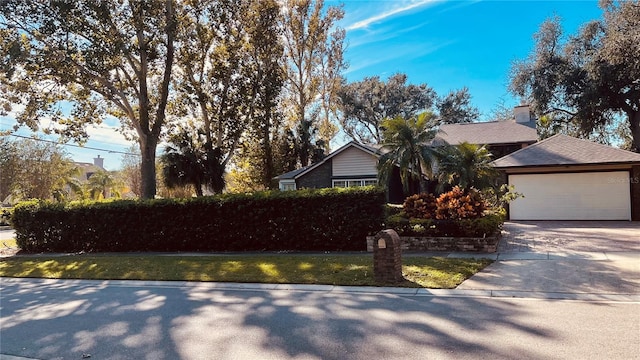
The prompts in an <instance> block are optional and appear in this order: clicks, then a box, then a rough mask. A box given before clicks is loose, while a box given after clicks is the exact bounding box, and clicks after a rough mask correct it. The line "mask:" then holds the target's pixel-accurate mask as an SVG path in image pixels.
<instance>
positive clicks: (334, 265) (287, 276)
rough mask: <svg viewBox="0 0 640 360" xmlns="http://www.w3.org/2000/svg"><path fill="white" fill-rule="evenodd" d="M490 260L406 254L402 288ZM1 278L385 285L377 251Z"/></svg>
mask: <svg viewBox="0 0 640 360" xmlns="http://www.w3.org/2000/svg"><path fill="white" fill-rule="evenodd" d="M490 263H491V260H486V259H450V258H441V257H405V258H403V268H402V270H403V274H404V277H405V282H404V283H402V284H399V286H402V287H424V288H441V289H452V288H455V287H456V286H458V285H459V284H460V283H461V282H462V281H464V280H465V279H467V278H469V277H470V276H471V275H473V274H475V273H476V272H478V271H480V270H482V269H483V268H484V267H485V266H487V265H489V264H490ZM0 276H5V277H36V278H56V279H121V280H127V279H128V280H134V279H135V280H186V281H219V282H252V283H293V284H331V285H352V286H363V285H371V286H375V285H380V284H376V281H375V279H374V276H373V260H372V255H298V254H295V255H217V256H216V255H203V256H173V255H171V256H158V255H70V256H61V257H47V256H34V257H27V256H17V257H6V258H3V259H0Z"/></svg>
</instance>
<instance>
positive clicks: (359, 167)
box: [331, 147, 378, 177]
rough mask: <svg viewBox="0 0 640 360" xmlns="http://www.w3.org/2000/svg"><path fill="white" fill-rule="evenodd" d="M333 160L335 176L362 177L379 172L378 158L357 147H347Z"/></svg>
mask: <svg viewBox="0 0 640 360" xmlns="http://www.w3.org/2000/svg"><path fill="white" fill-rule="evenodd" d="M331 160H332V161H333V174H332V175H333V176H349V177H353V176H356V177H362V176H364V175H374V176H375V175H377V174H378V170H377V164H378V159H377V158H376V157H375V156H373V155H371V154H368V153H366V152H364V151H362V150H360V149H358V148H355V147H351V148H349V149H346V150H345V151H343V152H341V153H340V154H338V155H336V156H334V157H333V158H332V159H331Z"/></svg>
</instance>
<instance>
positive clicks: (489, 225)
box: [385, 214, 504, 237]
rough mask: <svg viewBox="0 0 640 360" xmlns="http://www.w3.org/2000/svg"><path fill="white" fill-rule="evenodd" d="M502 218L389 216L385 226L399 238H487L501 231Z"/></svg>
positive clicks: (487, 216)
mask: <svg viewBox="0 0 640 360" xmlns="http://www.w3.org/2000/svg"><path fill="white" fill-rule="evenodd" d="M503 223H504V216H502V215H500V214H488V215H485V216H483V217H481V218H476V219H455V220H453V219H448V220H436V219H411V220H409V219H407V218H405V217H403V216H402V214H398V215H393V216H389V217H388V218H387V221H386V223H385V226H386V227H387V228H390V229H394V230H395V231H396V232H397V233H398V235H400V236H425V237H488V236H496V235H498V234H499V233H500V230H501V229H502V224H503Z"/></svg>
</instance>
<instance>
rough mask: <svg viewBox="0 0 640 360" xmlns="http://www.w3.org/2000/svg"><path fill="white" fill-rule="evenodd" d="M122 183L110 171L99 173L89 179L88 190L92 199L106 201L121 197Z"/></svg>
mask: <svg viewBox="0 0 640 360" xmlns="http://www.w3.org/2000/svg"><path fill="white" fill-rule="evenodd" d="M120 186H121V184H120V182H119V181H118V180H117V179H116V178H115V177H114V176H113V174H112V173H110V172H108V171H102V170H101V171H97V172H95V173H93V175H91V177H89V182H88V183H87V188H88V191H89V195H90V196H91V198H92V199H96V200H99V199H101V198H102V199H106V198H107V197H109V196H110V195H111V196H115V197H117V198H119V197H120V195H121V194H120V190H119V187H120Z"/></svg>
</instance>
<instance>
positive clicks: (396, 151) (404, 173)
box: [378, 112, 437, 195]
mask: <svg viewBox="0 0 640 360" xmlns="http://www.w3.org/2000/svg"><path fill="white" fill-rule="evenodd" d="M382 129H383V141H382V145H383V148H384V149H385V150H387V151H388V152H386V153H385V154H384V155H382V156H381V157H380V159H379V160H378V170H379V172H378V174H379V182H380V183H381V184H388V182H389V179H390V178H391V175H392V174H393V170H394V168H395V167H398V168H399V169H400V180H401V182H402V187H403V190H404V193H405V195H411V194H415V193H418V192H420V191H426V190H427V182H426V178H431V177H432V175H433V164H434V160H435V152H434V150H433V148H432V147H431V146H430V142H431V140H433V138H434V137H435V135H436V133H437V131H436V130H435V116H434V114H433V113H431V112H424V113H422V114H420V115H418V116H412V117H410V118H407V119H405V118H403V117H401V116H397V117H395V118H392V119H385V120H383V121H382ZM416 183H418V184H420V188H416V185H415V184H416Z"/></svg>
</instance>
